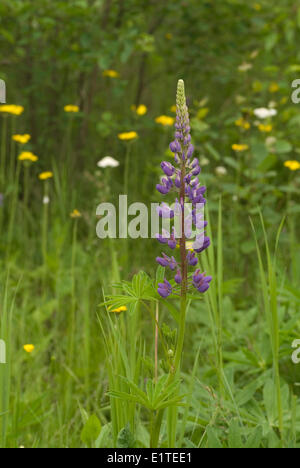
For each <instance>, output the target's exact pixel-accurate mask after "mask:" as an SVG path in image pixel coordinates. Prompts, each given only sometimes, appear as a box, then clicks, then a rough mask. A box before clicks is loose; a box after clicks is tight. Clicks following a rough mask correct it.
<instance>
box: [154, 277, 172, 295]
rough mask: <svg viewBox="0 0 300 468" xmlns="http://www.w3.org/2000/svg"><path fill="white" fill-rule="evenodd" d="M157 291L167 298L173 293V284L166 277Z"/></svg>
mask: <svg viewBox="0 0 300 468" xmlns="http://www.w3.org/2000/svg"><path fill="white" fill-rule="evenodd" d="M157 291H158V293H159V294H160V296H161V297H163V298H166V297H168V296H170V294H172V286H171V284H170V283H169V281H168V280H166V279H164V282H163V283H158V290H157Z"/></svg>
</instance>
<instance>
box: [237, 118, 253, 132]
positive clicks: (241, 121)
mask: <svg viewBox="0 0 300 468" xmlns="http://www.w3.org/2000/svg"><path fill="white" fill-rule="evenodd" d="M235 125H236V126H237V127H241V128H243V129H244V130H249V128H250V127H251V125H250V123H249V122H248V121H247V120H245V119H243V118H242V117H241V118H240V119H238V120H236V121H235Z"/></svg>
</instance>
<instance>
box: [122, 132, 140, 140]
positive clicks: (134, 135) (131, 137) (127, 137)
mask: <svg viewBox="0 0 300 468" xmlns="http://www.w3.org/2000/svg"><path fill="white" fill-rule="evenodd" d="M118 138H119V140H124V141H126V140H134V139H135V138H138V134H137V132H124V133H119V134H118Z"/></svg>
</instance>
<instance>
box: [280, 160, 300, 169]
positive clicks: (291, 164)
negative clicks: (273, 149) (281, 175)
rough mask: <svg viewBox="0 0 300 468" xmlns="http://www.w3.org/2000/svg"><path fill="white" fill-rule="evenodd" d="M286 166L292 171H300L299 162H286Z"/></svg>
mask: <svg viewBox="0 0 300 468" xmlns="http://www.w3.org/2000/svg"><path fill="white" fill-rule="evenodd" d="M284 166H285V167H287V168H288V169H290V171H298V170H299V169H300V163H299V162H298V161H285V163H284Z"/></svg>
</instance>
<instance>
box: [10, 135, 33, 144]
mask: <svg viewBox="0 0 300 468" xmlns="http://www.w3.org/2000/svg"><path fill="white" fill-rule="evenodd" d="M30 138H31V136H30V135H28V134H27V133H26V134H25V135H13V136H12V139H13V140H14V141H16V142H17V143H20V144H21V145H25V144H26V143H28V142H29V140H30Z"/></svg>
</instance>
